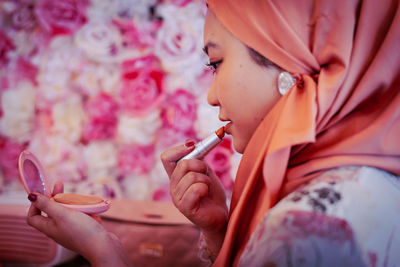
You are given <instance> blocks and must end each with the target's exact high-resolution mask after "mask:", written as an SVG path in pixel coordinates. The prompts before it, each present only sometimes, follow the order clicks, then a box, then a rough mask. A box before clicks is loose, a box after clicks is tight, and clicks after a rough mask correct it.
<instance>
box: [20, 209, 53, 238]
mask: <svg viewBox="0 0 400 267" xmlns="http://www.w3.org/2000/svg"><path fill="white" fill-rule="evenodd" d="M26 222H27V223H28V225H30V226H32V227H34V228H36V229H37V230H39V231H40V232H46V231H48V230H49V225H50V224H51V219H50V218H48V217H44V216H42V215H41V212H40V210H39V209H38V208H36V207H35V206H34V205H33V204H32V205H31V206H30V208H29V210H28V216H27V217H26Z"/></svg>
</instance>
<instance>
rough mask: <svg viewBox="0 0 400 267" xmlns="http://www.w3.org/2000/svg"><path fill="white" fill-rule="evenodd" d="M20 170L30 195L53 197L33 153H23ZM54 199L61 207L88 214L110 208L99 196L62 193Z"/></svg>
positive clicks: (108, 202)
mask: <svg viewBox="0 0 400 267" xmlns="http://www.w3.org/2000/svg"><path fill="white" fill-rule="evenodd" d="M18 168H19V174H20V179H21V182H22V184H23V186H24V188H25V190H26V192H27V193H28V194H30V193H31V192H38V193H41V194H43V195H45V196H47V197H49V198H51V197H52V196H51V187H50V184H49V183H48V181H47V178H46V175H45V172H44V169H43V167H42V165H41V164H40V162H39V160H38V159H37V158H36V157H35V156H34V155H33V154H32V153H31V152H29V151H27V150H25V151H22V152H21V154H20V156H19V161H18ZM52 198H53V200H54V201H56V202H58V203H60V204H61V205H64V206H66V207H68V208H72V209H75V210H78V211H81V212H84V213H87V214H98V213H102V212H105V211H106V210H108V209H109V207H110V201H109V200H106V199H103V198H102V197H99V196H91V195H81V194H66V193H61V194H56V195H55V196H53V197H52Z"/></svg>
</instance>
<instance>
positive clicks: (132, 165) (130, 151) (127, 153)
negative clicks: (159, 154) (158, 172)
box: [118, 145, 155, 175]
mask: <svg viewBox="0 0 400 267" xmlns="http://www.w3.org/2000/svg"><path fill="white" fill-rule="evenodd" d="M154 163H155V162H154V146H153V145H148V146H136V145H133V146H129V147H126V148H124V149H122V150H121V151H120V152H119V155H118V167H119V170H120V171H121V173H122V174H123V175H126V174H128V173H135V174H145V173H148V172H149V171H150V170H151V169H152V168H153V166H154Z"/></svg>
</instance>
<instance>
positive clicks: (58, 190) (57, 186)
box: [52, 181, 64, 196]
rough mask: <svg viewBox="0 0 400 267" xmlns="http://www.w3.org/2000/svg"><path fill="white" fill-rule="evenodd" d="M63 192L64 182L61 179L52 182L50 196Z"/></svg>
mask: <svg viewBox="0 0 400 267" xmlns="http://www.w3.org/2000/svg"><path fill="white" fill-rule="evenodd" d="M63 192H64V184H63V183H62V182H61V181H57V182H56V183H55V184H54V187H53V193H52V196H55V195H57V194H60V193H63Z"/></svg>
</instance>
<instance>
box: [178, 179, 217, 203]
mask: <svg viewBox="0 0 400 267" xmlns="http://www.w3.org/2000/svg"><path fill="white" fill-rule="evenodd" d="M196 183H203V184H206V185H207V187H208V186H209V185H210V184H211V181H210V178H209V177H208V176H206V175H204V174H202V173H196V172H189V173H187V174H186V175H185V176H184V177H183V178H182V179H181V180H180V181H179V183H178V184H177V185H176V186H175V187H174V188H171V191H172V192H171V195H172V197H173V198H174V199H175V200H176V201H181V199H182V197H183V195H184V194H185V192H186V191H187V190H188V189H189V188H190V186H191V185H193V184H196Z"/></svg>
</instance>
